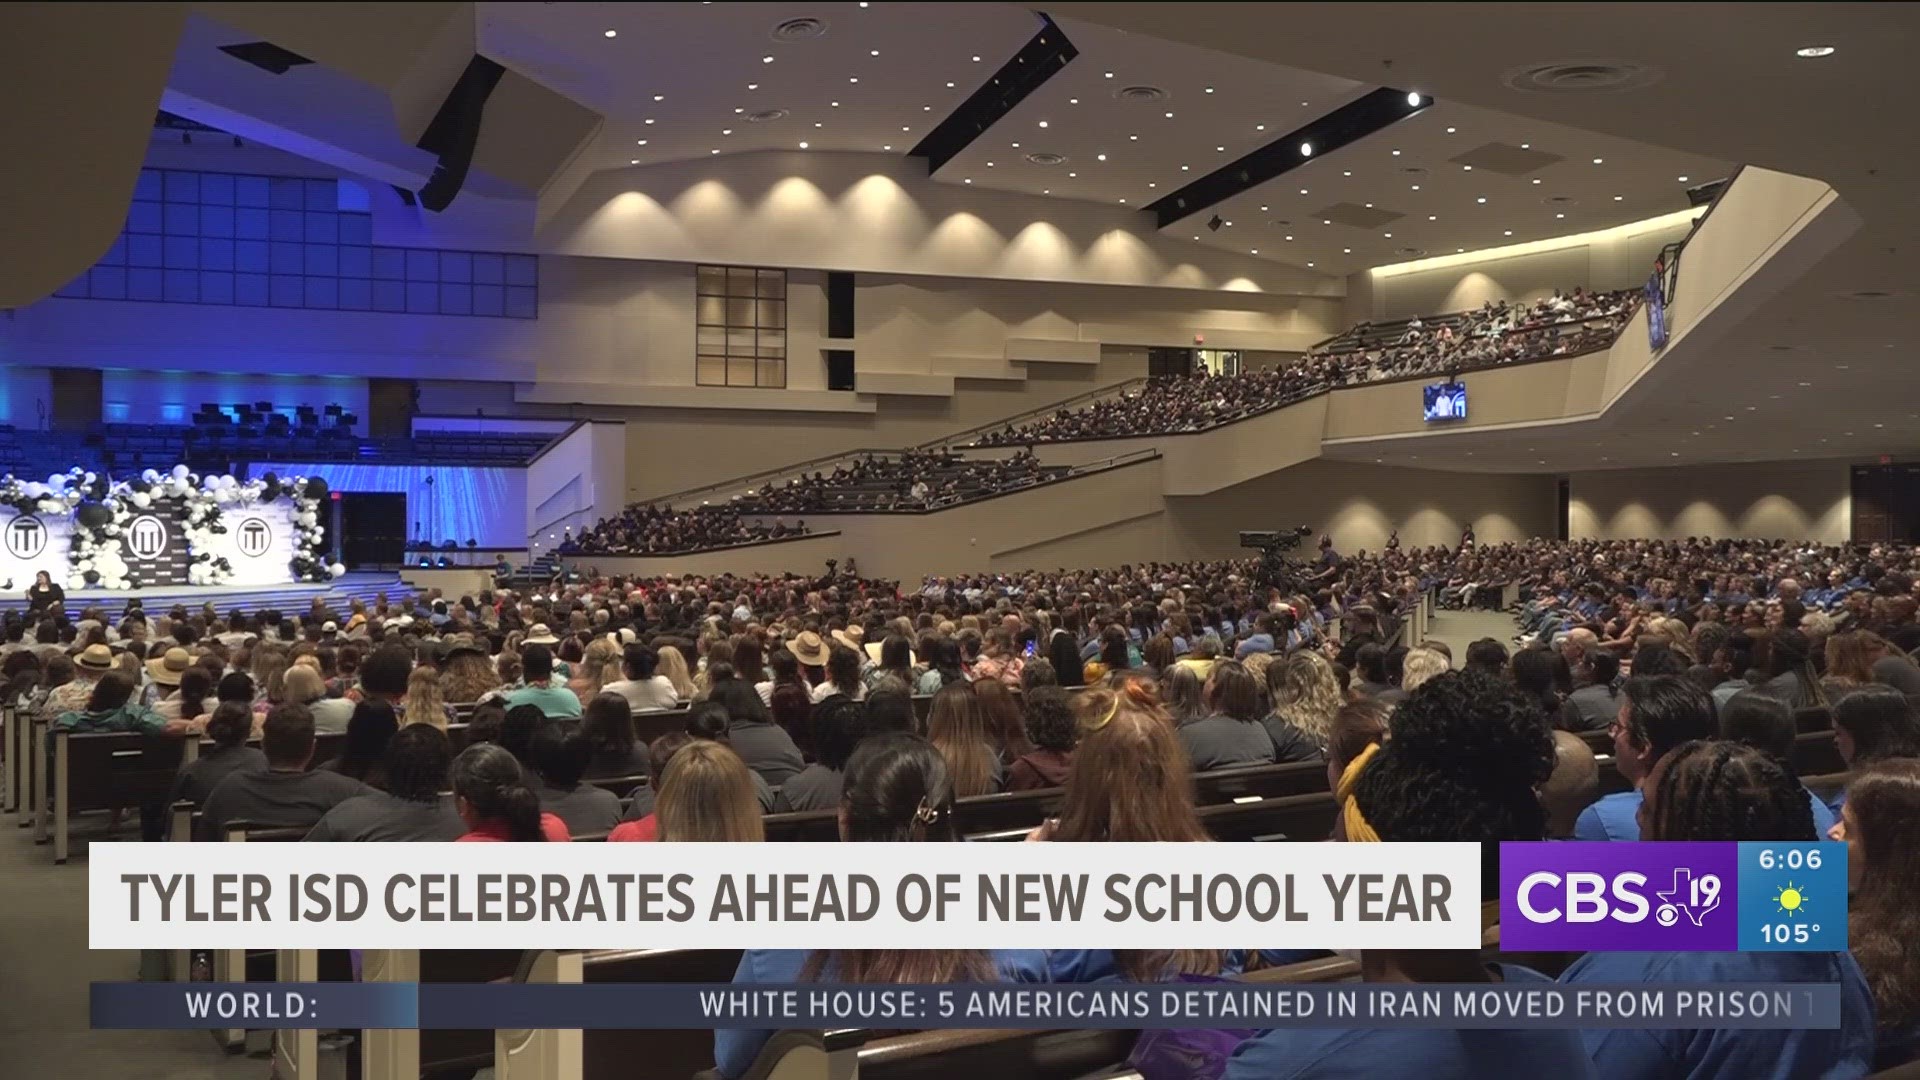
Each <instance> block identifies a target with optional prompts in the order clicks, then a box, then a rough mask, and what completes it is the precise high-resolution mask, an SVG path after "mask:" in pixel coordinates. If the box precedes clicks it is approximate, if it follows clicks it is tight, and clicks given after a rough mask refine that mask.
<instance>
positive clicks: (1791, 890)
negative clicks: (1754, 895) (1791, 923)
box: [1773, 881, 1807, 918]
mask: <svg viewBox="0 0 1920 1080" xmlns="http://www.w3.org/2000/svg"><path fill="white" fill-rule="evenodd" d="M1773 902H1774V904H1776V905H1777V906H1778V910H1777V914H1782V915H1786V916H1788V917H1789V918H1798V917H1799V916H1800V913H1801V912H1803V911H1805V910H1807V897H1806V894H1805V893H1802V892H1801V891H1800V889H1799V887H1798V886H1796V885H1794V883H1793V882H1791V881H1789V882H1787V883H1786V885H1784V886H1782V887H1781V889H1780V891H1779V892H1777V893H1775V894H1774V897H1773Z"/></svg>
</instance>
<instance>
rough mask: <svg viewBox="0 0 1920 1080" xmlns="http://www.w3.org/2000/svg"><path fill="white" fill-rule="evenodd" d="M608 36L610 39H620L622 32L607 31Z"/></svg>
mask: <svg viewBox="0 0 1920 1080" xmlns="http://www.w3.org/2000/svg"><path fill="white" fill-rule="evenodd" d="M607 36H608V37H619V36H620V31H618V30H609V31H607Z"/></svg>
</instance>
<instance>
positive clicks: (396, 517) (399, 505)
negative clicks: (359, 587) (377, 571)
mask: <svg viewBox="0 0 1920 1080" xmlns="http://www.w3.org/2000/svg"><path fill="white" fill-rule="evenodd" d="M339 496H340V555H341V560H340V561H342V562H344V563H346V564H347V565H348V566H349V567H355V568H358V567H362V566H400V565H402V564H403V563H405V561H406V557H407V496H406V494H405V493H404V492H388V491H346V492H340V493H339Z"/></svg>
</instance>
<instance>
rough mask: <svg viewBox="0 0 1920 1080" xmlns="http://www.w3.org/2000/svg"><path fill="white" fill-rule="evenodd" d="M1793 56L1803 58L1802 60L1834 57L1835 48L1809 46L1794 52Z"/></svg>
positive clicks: (1829, 46)
mask: <svg viewBox="0 0 1920 1080" xmlns="http://www.w3.org/2000/svg"><path fill="white" fill-rule="evenodd" d="M1793 55H1795V56H1797V57H1799V58H1801V59H1802V60H1818V59H1820V58H1821V57H1823V56H1832V55H1833V46H1831V45H1809V46H1807V47H1806V48H1804V49H1795V50H1793Z"/></svg>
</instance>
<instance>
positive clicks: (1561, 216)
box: [1553, 214, 1567, 219]
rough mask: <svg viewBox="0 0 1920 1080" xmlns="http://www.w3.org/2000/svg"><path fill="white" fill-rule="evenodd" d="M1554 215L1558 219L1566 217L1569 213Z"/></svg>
mask: <svg viewBox="0 0 1920 1080" xmlns="http://www.w3.org/2000/svg"><path fill="white" fill-rule="evenodd" d="M1553 216H1554V217H1555V218H1556V219H1558V218H1563V217H1566V216H1567V215H1565V214H1555V215H1553Z"/></svg>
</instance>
